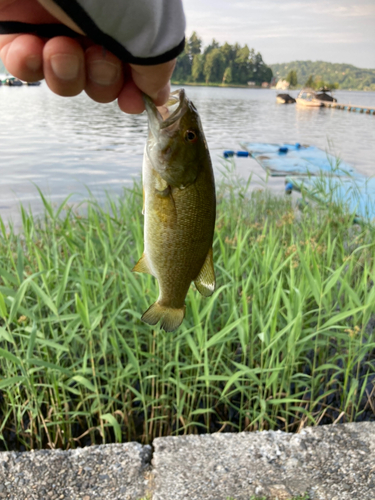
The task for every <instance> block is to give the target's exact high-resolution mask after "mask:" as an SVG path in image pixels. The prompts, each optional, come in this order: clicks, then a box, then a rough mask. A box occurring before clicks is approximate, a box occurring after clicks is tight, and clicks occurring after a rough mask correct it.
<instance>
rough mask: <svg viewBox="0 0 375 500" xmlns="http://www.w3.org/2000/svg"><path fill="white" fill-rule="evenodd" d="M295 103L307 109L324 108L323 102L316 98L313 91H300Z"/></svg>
mask: <svg viewBox="0 0 375 500" xmlns="http://www.w3.org/2000/svg"><path fill="white" fill-rule="evenodd" d="M296 101H297V104H298V105H299V106H305V107H309V108H320V107H322V106H324V104H323V101H321V100H320V99H318V98H317V94H316V92H315V90H313V89H302V90H301V92H300V93H299V94H298V96H297V99H296Z"/></svg>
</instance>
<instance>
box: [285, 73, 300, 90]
mask: <svg viewBox="0 0 375 500" xmlns="http://www.w3.org/2000/svg"><path fill="white" fill-rule="evenodd" d="M286 81H287V82H289V83H290V86H291V87H295V86H296V85H297V83H298V78H297V71H296V70H293V69H292V70H290V71H289V73H288V76H287V77H286Z"/></svg>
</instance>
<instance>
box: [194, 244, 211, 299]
mask: <svg viewBox="0 0 375 500" xmlns="http://www.w3.org/2000/svg"><path fill="white" fill-rule="evenodd" d="M194 283H195V286H196V287H197V289H198V292H199V293H200V294H201V295H203V296H204V297H209V296H210V295H212V294H213V293H214V291H215V284H216V283H215V271H214V261H213V254H212V248H210V249H209V251H208V253H207V257H206V260H205V261H204V264H203V266H202V269H201V270H200V271H199V274H198V276H197V277H196V278H195V280H194Z"/></svg>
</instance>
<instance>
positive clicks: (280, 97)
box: [276, 94, 296, 104]
mask: <svg viewBox="0 0 375 500" xmlns="http://www.w3.org/2000/svg"><path fill="white" fill-rule="evenodd" d="M276 102H277V103H279V104H293V103H295V102H296V100H295V99H294V97H292V96H291V95H289V94H277V96H276Z"/></svg>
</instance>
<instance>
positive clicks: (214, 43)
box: [203, 38, 220, 57]
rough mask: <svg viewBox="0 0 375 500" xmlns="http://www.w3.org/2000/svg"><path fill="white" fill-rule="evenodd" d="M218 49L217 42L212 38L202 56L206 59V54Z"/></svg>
mask: <svg viewBox="0 0 375 500" xmlns="http://www.w3.org/2000/svg"><path fill="white" fill-rule="evenodd" d="M219 47H220V44H219V42H217V41H216V40H215V38H213V39H212V42H211V43H210V45H207V47H206V48H205V49H204V52H203V55H204V56H205V57H206V56H207V54H209V53H210V52H211V50H214V49H218V48H219Z"/></svg>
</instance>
